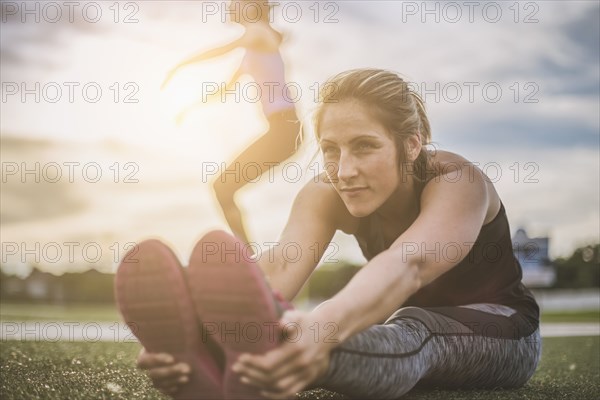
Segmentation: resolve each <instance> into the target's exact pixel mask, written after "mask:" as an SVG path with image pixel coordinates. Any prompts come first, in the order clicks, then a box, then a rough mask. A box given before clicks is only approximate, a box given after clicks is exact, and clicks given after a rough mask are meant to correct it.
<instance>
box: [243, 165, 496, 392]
mask: <svg viewBox="0 0 600 400" xmlns="http://www.w3.org/2000/svg"><path fill="white" fill-rule="evenodd" d="M454 172H455V171H454ZM463 172H465V171H463ZM468 175H469V174H466V173H465V174H463V176H465V178H464V179H459V181H458V182H450V181H449V180H444V179H441V180H440V181H431V182H430V183H429V184H428V185H427V186H426V188H425V189H424V191H423V194H422V196H421V212H420V214H419V216H418V217H417V219H416V220H415V221H414V222H413V224H412V225H411V226H410V227H409V228H408V229H407V230H406V231H405V232H404V233H403V234H402V235H400V237H399V238H398V239H397V240H396V241H395V242H394V243H393V244H392V246H391V247H390V249H388V250H386V251H384V252H382V253H380V254H379V255H378V256H376V257H374V258H373V259H372V260H371V261H370V262H369V263H368V264H367V265H365V266H364V267H363V268H362V269H361V270H360V271H359V272H358V273H357V274H356V275H355V276H354V277H353V278H352V280H351V281H350V282H349V283H348V284H347V285H346V286H345V287H344V288H343V289H342V290H341V291H340V292H339V293H338V294H337V295H336V296H334V297H333V298H332V299H331V300H330V301H328V302H325V303H323V304H321V305H320V306H319V307H317V308H316V309H315V310H313V311H312V312H310V313H304V312H301V311H288V312H286V313H285V314H284V315H283V317H282V320H281V321H280V324H281V325H282V326H284V327H288V328H291V329H288V333H290V332H289V331H292V332H291V334H290V336H289V337H295V338H297V340H295V341H293V342H284V343H283V344H282V345H281V346H279V347H278V348H276V349H274V350H271V351H270V352H268V353H265V354H263V355H252V354H243V355H241V356H240V358H239V359H238V362H237V363H236V364H235V365H234V366H233V368H234V371H238V372H239V373H241V374H242V376H243V377H244V378H243V379H244V381H245V382H247V383H249V384H251V385H254V386H257V387H259V388H261V389H262V390H263V391H265V396H267V397H269V398H273V399H280V398H281V399H283V398H288V397H289V396H291V395H293V394H294V393H295V392H297V391H299V390H302V389H303V388H306V386H307V385H309V384H310V383H311V382H314V380H315V379H318V378H319V377H320V376H322V375H323V374H324V373H325V372H326V371H327V369H328V365H329V354H330V352H331V350H332V349H333V348H334V347H336V346H338V345H339V344H341V343H342V342H344V341H345V340H346V339H347V338H349V337H351V336H352V335H354V334H355V333H358V332H360V331H362V330H363V329H366V328H368V327H369V326H371V325H373V324H376V323H379V322H381V321H382V320H384V319H385V318H387V317H389V316H390V315H391V314H392V313H393V312H394V311H395V310H396V309H397V308H399V307H400V306H401V305H402V303H404V302H405V301H406V299H407V298H408V297H409V296H410V295H412V294H413V293H415V292H416V291H418V290H419V288H421V287H423V286H424V285H426V284H428V283H430V282H431V281H433V280H434V279H436V278H437V277H438V276H440V275H442V274H443V273H445V272H446V271H448V270H450V269H451V268H452V267H453V266H454V265H456V264H457V263H458V262H457V260H456V259H455V260H453V261H448V260H445V259H443V258H442V257H441V255H440V254H439V251H436V250H435V249H436V248H439V247H443V245H444V244H447V243H456V244H457V245H458V246H459V247H460V248H461V251H462V257H461V258H464V256H466V254H467V252H468V251H469V249H470V244H472V243H473V242H474V241H475V239H476V237H477V235H478V233H479V231H480V229H481V226H482V225H483V221H484V219H485V215H486V211H487V208H488V203H489V198H490V197H491V196H490V195H488V190H489V191H490V193H491V192H492V191H493V188H492V186H491V184H490V186H487V183H486V182H485V181H484V176H483V174H482V173H481V172H480V171H476V172H474V173H473V172H471V175H470V177H469V176H468ZM473 175H474V176H473ZM436 244H438V246H439V247H436ZM431 249H433V253H432V252H430V250H431Z"/></svg>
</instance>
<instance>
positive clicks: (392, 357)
mask: <svg viewBox="0 0 600 400" xmlns="http://www.w3.org/2000/svg"><path fill="white" fill-rule="evenodd" d="M433 310H435V311H433ZM518 316H519V314H517V313H516V311H515V310H514V309H512V308H510V307H507V306H503V305H497V304H472V305H467V306H460V307H439V308H418V307H405V308H402V309H400V310H398V311H397V312H396V313H394V315H392V316H391V317H390V318H389V319H388V320H387V321H386V322H385V323H384V324H383V325H374V326H372V327H370V328H368V329H366V330H364V331H362V332H360V333H358V334H356V335H354V336H352V337H351V338H349V339H348V340H347V341H346V342H344V343H343V344H342V345H340V346H338V347H337V348H336V349H334V350H333V352H332V354H331V362H330V368H329V371H328V373H327V375H326V376H325V377H324V378H323V379H321V380H320V381H319V382H316V383H315V385H314V387H323V388H326V389H329V390H333V391H336V392H339V393H343V394H346V395H348V396H350V397H356V398H361V399H395V398H398V397H400V396H402V395H403V394H405V393H406V392H408V391H409V390H410V389H412V388H413V387H414V386H415V385H417V383H418V384H419V386H425V385H427V386H435V387H444V388H458V387H460V388H490V389H491V388H500V387H502V388H516V387H520V386H522V385H524V384H525V383H526V382H527V381H528V380H529V378H531V376H532V375H533V373H534V372H535V369H536V367H537V364H538V362H539V360H540V355H541V339H540V333H539V328H537V327H536V326H531V325H529V326H527V324H525V325H523V323H521V322H522V321H521V322H519V318H516V319H515V317H518ZM459 321H460V322H459ZM523 327H525V328H523Z"/></svg>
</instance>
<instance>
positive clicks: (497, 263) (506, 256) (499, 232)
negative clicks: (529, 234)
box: [355, 204, 539, 331]
mask: <svg viewBox="0 0 600 400" xmlns="http://www.w3.org/2000/svg"><path fill="white" fill-rule="evenodd" d="M378 218H380V217H379V216H378V215H377V214H371V215H370V216H368V217H364V218H362V219H361V221H360V225H359V229H358V231H357V232H356V234H355V237H356V239H357V240H358V244H359V245H360V248H361V250H362V252H363V254H364V256H365V257H366V258H367V259H368V260H370V259H371V258H373V257H374V256H376V255H377V254H379V253H381V252H382V251H384V250H386V249H387V248H388V247H389V245H386V244H385V243H384V240H383V235H382V230H381V229H380V226H379V225H380V222H379V219H378ZM456 249H457V247H456V246H454V248H451V247H447V249H446V252H445V250H444V246H443V244H440V249H439V250H438V251H437V253H438V255H439V254H440V252H441V254H447V255H448V257H454V255H455V254H456V251H457V250H456ZM428 256H433V254H432V255H428ZM522 276H523V273H522V269H521V265H520V264H519V261H518V260H517V258H516V257H515V256H514V253H513V247H512V242H511V237H510V229H509V225H508V219H507V217H506V211H505V209H504V205H503V204H500V211H499V212H498V214H497V215H496V217H495V218H494V219H493V220H492V221H491V222H489V223H487V224H485V225H484V226H483V227H482V228H481V231H480V232H479V235H478V236H477V239H476V240H475V243H473V244H472V245H471V247H470V251H469V253H467V255H466V257H465V258H464V259H463V260H462V261H461V262H460V263H458V264H457V265H455V266H454V267H453V268H452V269H450V270H449V271H447V272H446V273H444V274H443V275H441V276H439V277H438V278H437V279H436V280H434V281H433V282H431V283H429V284H428V285H427V286H424V287H422V288H421V289H420V290H419V291H418V292H416V293H415V294H413V295H412V296H410V297H409V298H408V300H406V302H405V303H404V304H403V306H416V307H428V308H434V307H449V306H460V305H467V304H474V303H494V304H502V305H506V306H509V307H511V308H513V309H515V310H516V311H517V312H518V313H519V317H520V318H522V319H523V322H524V323H525V324H526V325H528V326H529V327H528V328H527V329H526V330H527V331H530V330H535V329H537V327H538V326H539V307H538V305H537V303H536V301H535V299H534V297H533V295H532V294H531V292H530V291H529V290H528V289H527V288H526V287H525V286H524V285H523V283H522V282H521V279H522Z"/></svg>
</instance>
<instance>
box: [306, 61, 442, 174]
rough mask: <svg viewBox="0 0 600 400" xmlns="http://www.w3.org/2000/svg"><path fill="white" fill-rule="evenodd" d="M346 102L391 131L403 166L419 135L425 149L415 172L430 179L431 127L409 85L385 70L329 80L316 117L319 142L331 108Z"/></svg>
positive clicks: (362, 71) (344, 74)
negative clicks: (408, 146)
mask: <svg viewBox="0 0 600 400" xmlns="http://www.w3.org/2000/svg"><path fill="white" fill-rule="evenodd" d="M344 100H355V101H358V102H359V103H361V104H362V105H363V106H365V107H366V108H367V109H368V110H369V112H370V114H371V115H372V116H373V117H374V118H375V119H377V120H378V121H379V122H380V123H381V124H382V125H383V126H384V127H385V128H386V129H387V131H388V133H389V134H390V135H391V136H392V137H393V139H394V142H395V143H396V149H397V151H398V158H399V160H398V162H399V164H398V165H399V166H401V165H402V164H403V163H405V160H406V147H405V141H406V138H408V137H410V136H411V135H415V134H418V135H419V136H420V139H421V143H422V145H423V147H422V149H421V152H420V153H419V155H418V157H417V159H416V160H415V162H414V172H415V176H416V177H417V178H418V180H422V181H424V180H426V179H427V176H426V173H427V169H428V168H427V167H428V163H429V154H428V152H427V150H426V148H425V146H426V145H427V144H429V143H431V127H430V125H429V120H428V118H427V114H426V112H425V104H424V102H423V100H422V99H421V96H419V94H418V93H416V92H415V91H414V90H413V89H411V87H410V85H409V84H408V82H406V81H405V80H404V79H402V77H400V76H399V75H398V74H396V73H394V72H390V71H386V70H382V69H353V70H349V71H345V72H341V73H339V74H337V75H335V76H333V77H332V78H330V79H328V80H327V82H325V84H324V85H323V86H322V87H321V89H320V91H319V104H318V106H317V109H316V111H315V113H314V114H313V126H314V130H315V135H316V137H317V140H319V126H320V123H321V118H322V117H323V112H324V110H325V108H326V107H327V105H328V104H330V103H338V102H341V101H344Z"/></svg>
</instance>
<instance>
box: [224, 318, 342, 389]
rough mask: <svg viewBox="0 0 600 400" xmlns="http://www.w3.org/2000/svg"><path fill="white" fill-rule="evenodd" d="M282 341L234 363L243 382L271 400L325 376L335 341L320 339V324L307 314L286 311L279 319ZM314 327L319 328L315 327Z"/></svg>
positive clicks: (235, 369)
mask: <svg viewBox="0 0 600 400" xmlns="http://www.w3.org/2000/svg"><path fill="white" fill-rule="evenodd" d="M279 323H280V326H281V328H282V329H283V332H284V337H285V339H284V341H283V343H282V344H281V345H280V346H279V347H277V348H276V349H273V350H271V351H269V352H267V353H265V354H247V353H246V354H242V355H240V357H239V358H238V361H237V362H236V363H235V364H234V365H233V370H234V372H237V373H239V374H240V375H241V376H242V378H241V380H242V382H243V383H246V384H249V385H254V386H257V387H258V388H260V389H262V394H263V395H264V396H265V397H267V398H271V399H287V398H291V397H293V396H294V394H295V393H296V392H299V391H301V390H302V389H304V388H306V387H307V386H308V385H310V384H311V383H312V382H314V381H315V380H317V379H318V378H320V377H322V376H323V375H325V373H326V372H327V369H328V367H329V353H330V351H331V349H332V348H333V346H332V344H331V343H333V342H332V341H327V340H323V337H321V338H320V340H319V332H318V324H317V325H315V321H314V320H312V319H311V318H310V316H309V314H308V313H306V312H302V311H298V310H293V311H287V312H286V313H285V314H284V315H283V317H282V318H281V320H280V322H279ZM315 328H317V329H316V330H315Z"/></svg>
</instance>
